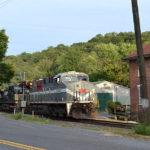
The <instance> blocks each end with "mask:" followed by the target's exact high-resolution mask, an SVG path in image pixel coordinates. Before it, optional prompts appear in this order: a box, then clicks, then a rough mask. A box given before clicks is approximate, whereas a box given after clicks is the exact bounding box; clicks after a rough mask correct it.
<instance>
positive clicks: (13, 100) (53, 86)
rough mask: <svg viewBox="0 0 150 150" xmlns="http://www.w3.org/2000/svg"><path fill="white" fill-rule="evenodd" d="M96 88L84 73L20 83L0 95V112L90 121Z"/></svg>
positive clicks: (94, 103)
mask: <svg viewBox="0 0 150 150" xmlns="http://www.w3.org/2000/svg"><path fill="white" fill-rule="evenodd" d="M96 107H97V99H96V93H95V88H94V85H93V84H92V83H90V82H89V77H88V75H87V74H85V73H81V72H75V71H69V72H65V73H60V74H57V75H54V76H50V77H46V78H43V79H39V80H36V81H28V82H27V81H23V82H21V83H20V85H17V86H10V87H9V88H8V89H7V90H5V91H1V92H0V110H13V109H15V110H20V109H21V108H25V111H26V112H27V113H31V112H33V111H34V113H35V114H41V115H49V116H64V117H65V116H67V117H73V118H85V117H93V116H94V114H95V113H96Z"/></svg>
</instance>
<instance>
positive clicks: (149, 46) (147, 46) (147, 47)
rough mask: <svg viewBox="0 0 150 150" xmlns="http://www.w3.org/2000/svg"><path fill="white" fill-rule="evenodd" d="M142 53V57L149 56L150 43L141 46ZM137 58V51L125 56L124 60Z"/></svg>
mask: <svg viewBox="0 0 150 150" xmlns="http://www.w3.org/2000/svg"><path fill="white" fill-rule="evenodd" d="M143 54H144V57H145V58H146V57H150V44H146V45H144V46H143ZM136 58H137V51H135V52H134V53H132V54H131V55H129V56H127V57H126V58H125V59H124V60H135V59H136Z"/></svg>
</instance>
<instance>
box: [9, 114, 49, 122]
mask: <svg viewBox="0 0 150 150" xmlns="http://www.w3.org/2000/svg"><path fill="white" fill-rule="evenodd" d="M9 117H10V118H12V119H15V120H25V121H28V122H35V123H40V124H51V123H52V120H50V119H47V118H44V117H39V116H34V117H33V116H24V115H23V114H22V113H21V112H20V113H16V114H13V115H10V116H9Z"/></svg>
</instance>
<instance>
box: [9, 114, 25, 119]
mask: <svg viewBox="0 0 150 150" xmlns="http://www.w3.org/2000/svg"><path fill="white" fill-rule="evenodd" d="M11 118H13V119H15V120H20V119H22V118H23V114H22V113H16V114H14V115H12V116H11Z"/></svg>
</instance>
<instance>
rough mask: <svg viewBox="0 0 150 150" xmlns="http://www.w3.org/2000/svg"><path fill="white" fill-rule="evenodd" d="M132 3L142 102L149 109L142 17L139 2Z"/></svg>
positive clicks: (133, 0) (135, 0)
mask: <svg viewBox="0 0 150 150" xmlns="http://www.w3.org/2000/svg"><path fill="white" fill-rule="evenodd" d="M131 1H132V11H133V20H134V29H135V38H136V47H137V56H138V58H137V60H138V66H139V75H140V94H141V99H142V102H144V103H145V102H146V103H147V106H145V107H148V105H149V103H148V95H147V82H146V70H145V60H144V55H143V45H142V38H141V27H140V17H139V10H138V2H137V0H131Z"/></svg>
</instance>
